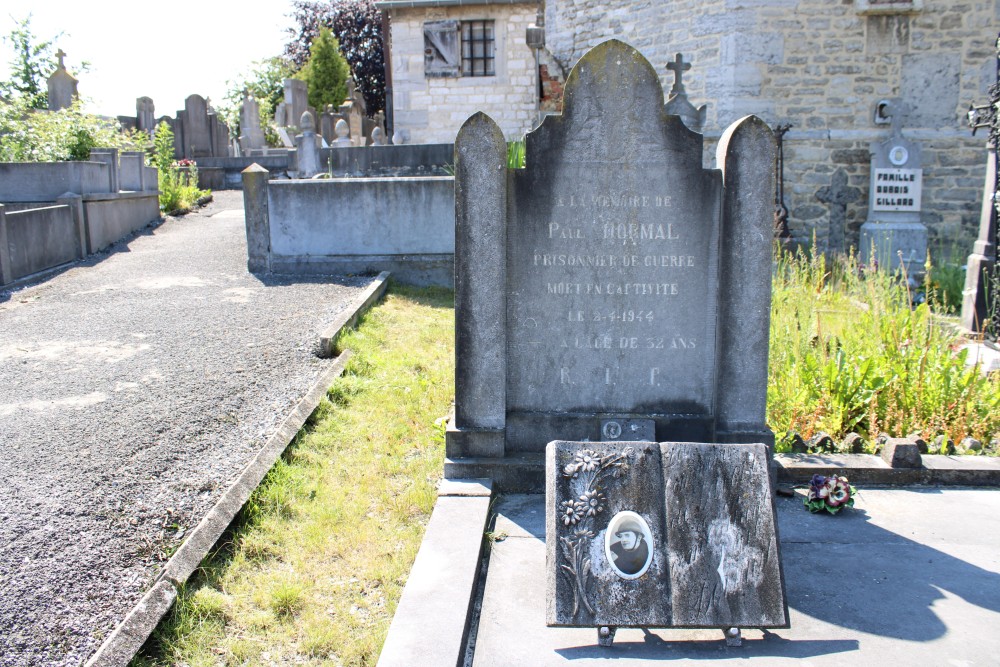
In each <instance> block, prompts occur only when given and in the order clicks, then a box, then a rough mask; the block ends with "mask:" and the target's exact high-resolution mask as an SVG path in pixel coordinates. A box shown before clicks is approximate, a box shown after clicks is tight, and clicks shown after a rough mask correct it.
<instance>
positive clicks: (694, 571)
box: [545, 441, 788, 628]
mask: <svg viewBox="0 0 1000 667" xmlns="http://www.w3.org/2000/svg"><path fill="white" fill-rule="evenodd" d="M545 512H546V514H545V522H546V576H547V596H546V598H547V613H546V623H547V624H548V625H550V626H572V627H599V626H612V627H689V628H729V627H744V628H745V627H754V628H775V627H777V628H781V627H788V608H787V603H786V598H785V591H784V583H783V577H782V572H781V559H780V553H779V546H778V539H777V532H776V524H775V512H774V504H773V500H772V495H771V488H770V482H769V479H768V455H767V448H766V447H765V446H764V445H763V444H748V445H733V444H730V445H716V444H702V443H675V442H665V443H659V444H657V443H646V442H621V443H596V442H561V441H557V442H552V443H549V445H548V447H547V448H546V500H545ZM626 532H631V533H633V536H632V537H629V536H627V535H625V534H624V533H626ZM640 534H641V536H642V537H641V539H639V535H640Z"/></svg>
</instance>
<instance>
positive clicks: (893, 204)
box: [871, 169, 924, 211]
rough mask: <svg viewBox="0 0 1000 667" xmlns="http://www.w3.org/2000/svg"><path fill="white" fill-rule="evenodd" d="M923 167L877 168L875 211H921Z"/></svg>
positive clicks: (875, 177)
mask: <svg viewBox="0 0 1000 667" xmlns="http://www.w3.org/2000/svg"><path fill="white" fill-rule="evenodd" d="M923 174H924V170H923V169H875V173H874V174H872V194H871V196H872V200H873V205H872V210H873V211H919V210H920V194H921V192H922V190H923V187H922V184H923Z"/></svg>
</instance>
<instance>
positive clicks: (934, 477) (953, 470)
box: [774, 454, 1000, 486]
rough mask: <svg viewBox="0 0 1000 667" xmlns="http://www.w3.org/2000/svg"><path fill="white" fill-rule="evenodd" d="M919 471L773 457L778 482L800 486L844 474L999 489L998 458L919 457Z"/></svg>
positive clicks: (859, 458) (856, 459)
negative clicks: (813, 478)
mask: <svg viewBox="0 0 1000 667" xmlns="http://www.w3.org/2000/svg"><path fill="white" fill-rule="evenodd" d="M921 463H922V465H921V467H919V468H892V467H890V466H889V465H888V464H887V463H886V462H885V461H883V460H882V458H881V457H879V456H875V455H872V454H775V455H774V465H775V468H776V470H777V474H778V481H779V482H781V483H784V484H800V483H801V484H804V483H806V482H808V481H809V478H810V477H812V476H813V475H826V476H828V475H844V476H845V477H847V478H848V479H850V480H851V482H852V483H854V484H865V485H879V486H882V485H884V486H907V485H913V484H926V485H936V486H1000V458H997V457H990V456H944V455H926V454H925V455H923V456H921Z"/></svg>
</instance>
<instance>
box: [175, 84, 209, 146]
mask: <svg viewBox="0 0 1000 667" xmlns="http://www.w3.org/2000/svg"><path fill="white" fill-rule="evenodd" d="M180 117H181V116H180V114H178V118H180ZM183 122H184V157H188V158H198V157H208V156H211V155H212V152H213V151H212V130H211V128H210V122H209V118H208V103H207V102H206V101H205V98H204V97H202V96H201V95H191V96H190V97H188V98H187V99H186V100H184V116H183Z"/></svg>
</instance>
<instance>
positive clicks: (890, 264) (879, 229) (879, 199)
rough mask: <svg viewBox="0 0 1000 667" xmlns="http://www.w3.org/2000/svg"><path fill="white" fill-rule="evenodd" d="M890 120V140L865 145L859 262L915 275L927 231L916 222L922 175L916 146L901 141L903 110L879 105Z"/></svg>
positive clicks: (921, 261)
mask: <svg viewBox="0 0 1000 667" xmlns="http://www.w3.org/2000/svg"><path fill="white" fill-rule="evenodd" d="M885 108H886V111H887V112H888V113H889V114H891V117H890V119H889V120H890V122H891V124H892V136H891V137H889V138H888V139H886V140H885V141H881V142H879V141H876V142H872V144H871V188H870V191H869V197H868V218H867V220H866V221H865V223H864V224H863V225H861V239H860V242H859V243H860V246H861V247H860V248H859V250H860V256H861V259H862V261H864V262H870V261H871V260H872V258H873V257H872V251H873V250H874V253H875V254H874V258H875V259H876V260H877V261H878V264H879V266H882V267H885V268H887V269H889V270H891V271H895V270H898V269H899V268H900V267H902V268H905V269H906V272H907V275H908V276H911V277H912V276H915V275H919V274H920V273H922V272H923V265H924V262H925V261H926V259H927V227H925V226H924V224H923V223H921V222H920V210H921V203H922V202H921V199H922V193H923V169H922V168H921V156H920V144H918V143H916V142H914V141H910V140H909V139H906V138H905V137H903V133H902V117H903V111H904V109H903V107H902V105H901V104H900V103H899V101H898V100H893V101H891V102H890V103H889V104H886V105H885Z"/></svg>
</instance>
